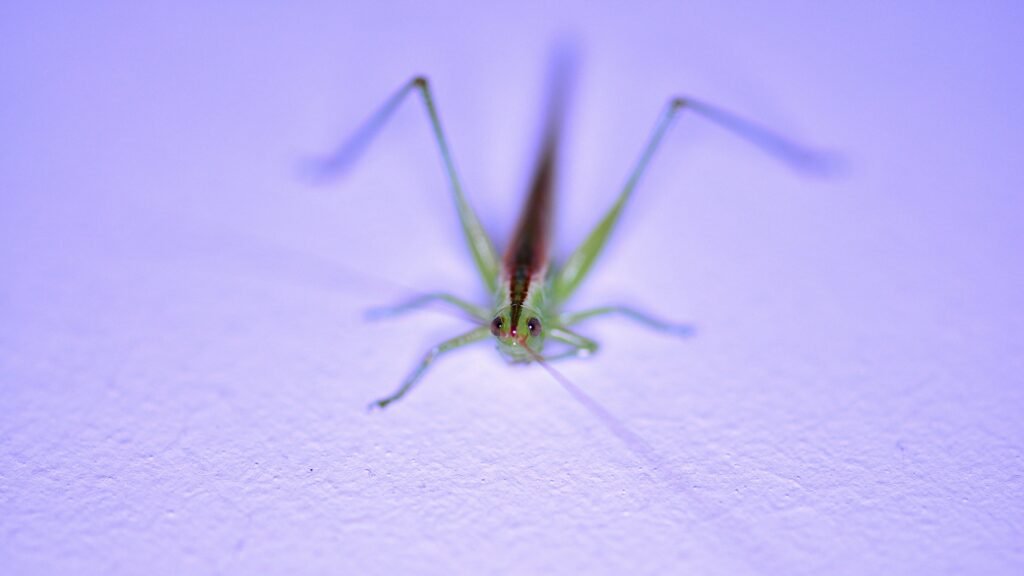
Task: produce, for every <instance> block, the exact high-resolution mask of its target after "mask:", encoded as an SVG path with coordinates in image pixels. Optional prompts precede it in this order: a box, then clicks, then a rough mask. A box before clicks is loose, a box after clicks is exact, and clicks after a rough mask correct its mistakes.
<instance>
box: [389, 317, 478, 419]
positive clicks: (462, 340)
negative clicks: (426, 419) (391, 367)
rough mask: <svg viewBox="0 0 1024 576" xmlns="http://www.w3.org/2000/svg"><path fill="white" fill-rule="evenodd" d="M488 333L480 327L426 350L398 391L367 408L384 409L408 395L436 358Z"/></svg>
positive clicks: (475, 340)
mask: <svg viewBox="0 0 1024 576" xmlns="http://www.w3.org/2000/svg"><path fill="white" fill-rule="evenodd" d="M490 333H491V331H490V328H489V327H487V326H481V327H479V328H474V329H473V330H470V331H469V332H466V333H465V334H462V335H461V336H456V337H455V338H452V339H450V340H445V341H444V342H442V343H440V344H438V345H437V346H434V347H433V348H431V349H430V350H428V351H427V353H426V354H424V355H423V359H422V360H420V363H419V364H418V365H417V366H416V368H415V369H414V370H413V371H412V373H411V374H409V375H408V376H407V377H406V378H405V381H404V382H402V385H401V386H399V387H398V390H396V391H395V393H394V394H392V395H390V396H387V397H386V398H381V399H380V400H377V401H376V402H373V403H371V404H370V406H369V408H370V409H373V408H386V407H387V405H388V404H391V403H392V402H394V401H395V400H398V399H399V398H401V397H402V396H405V394H406V393H408V392H409V390H411V389H412V387H413V386H415V385H416V383H417V382H418V381H419V379H420V378H421V377H422V376H423V373H424V372H425V371H426V370H427V368H428V367H430V364H431V363H432V362H433V361H434V360H435V359H437V357H438V356H440V355H442V354H445V353H447V352H451V351H452V350H455V349H457V348H462V347H463V346H466V345H468V344H472V343H474V342H478V341H480V340H483V339H484V338H486V337H488V336H489V335H490Z"/></svg>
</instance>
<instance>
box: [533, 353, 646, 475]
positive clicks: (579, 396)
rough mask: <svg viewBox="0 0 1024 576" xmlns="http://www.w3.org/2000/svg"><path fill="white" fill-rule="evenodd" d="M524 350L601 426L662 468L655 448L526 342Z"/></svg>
mask: <svg viewBox="0 0 1024 576" xmlns="http://www.w3.org/2000/svg"><path fill="white" fill-rule="evenodd" d="M522 346H523V348H524V349H525V350H526V351H527V352H528V353H529V354H530V356H531V357H533V360H534V361H535V362H537V363H538V364H540V365H541V367H542V368H544V370H547V372H548V374H550V375H551V377H552V378H554V379H555V381H556V382H558V383H559V384H561V385H562V388H565V391H566V392H568V393H569V395H570V396H572V397H573V400H576V401H577V402H579V403H580V404H581V405H583V407H584V408H586V409H587V411H588V412H590V413H591V414H592V415H593V416H594V417H595V418H597V419H598V420H599V421H600V422H601V424H603V425H604V426H605V428H608V430H610V431H611V433H612V434H614V435H615V437H616V438H618V439H619V440H620V441H621V442H622V443H623V444H625V445H626V447H627V448H629V450H630V451H631V452H633V453H634V454H636V455H637V456H639V457H640V458H641V459H643V460H644V461H646V462H647V463H648V464H650V465H651V466H653V467H655V468H660V467H661V466H662V459H661V457H660V456H658V454H657V452H655V451H654V448H652V447H651V445H650V444H648V443H647V442H646V441H645V440H644V439H643V438H641V437H640V436H638V435H637V434H636V433H635V432H633V431H632V430H630V429H629V428H626V426H625V425H624V424H623V423H622V422H620V421H619V420H618V418H616V417H615V416H613V415H612V414H611V412H608V410H606V409H605V408H604V407H603V406H601V405H600V404H598V403H597V402H595V401H594V399H593V398H591V397H590V396H588V395H587V394H586V393H585V392H583V390H581V389H580V387H579V386H577V385H575V384H573V383H572V381H571V380H569V379H568V378H566V377H565V375H564V374H562V373H561V372H559V371H558V370H556V369H555V367H554V366H552V365H551V364H550V363H548V361H547V360H545V359H544V357H542V356H541V355H540V354H538V353H536V352H535V351H534V350H533V349H532V348H530V347H529V346H528V345H527V344H526V343H525V342H523V343H522Z"/></svg>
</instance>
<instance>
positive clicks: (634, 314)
mask: <svg viewBox="0 0 1024 576" xmlns="http://www.w3.org/2000/svg"><path fill="white" fill-rule="evenodd" d="M608 314H621V315H623V316H625V317H626V318H629V319H630V320H633V321H634V322H639V323H640V324H643V325H644V326H646V327H648V328H650V329H652V330H657V331H658V332H665V333H668V334H673V335H675V336H679V337H682V338H687V337H689V336H693V334H694V333H695V332H696V328H694V326H693V325H692V324H672V323H670V322H666V321H664V320H661V319H660V318H655V317H654V316H650V315H648V314H645V313H643V312H640V311H639V310H636V309H635V308H630V307H628V306H601V307H600V308H592V309H590V310H583V311H580V312H573V313H571V314H563V315H562V317H561V318H560V320H561V324H562V326H572V325H573V324H578V323H580V322H582V321H584V320H587V319H590V318H593V317H595V316H606V315H608Z"/></svg>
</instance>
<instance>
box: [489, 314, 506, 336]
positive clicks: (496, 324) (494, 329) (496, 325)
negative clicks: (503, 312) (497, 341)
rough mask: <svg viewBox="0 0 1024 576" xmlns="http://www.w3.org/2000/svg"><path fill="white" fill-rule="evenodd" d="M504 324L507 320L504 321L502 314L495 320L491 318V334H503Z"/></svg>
mask: <svg viewBox="0 0 1024 576" xmlns="http://www.w3.org/2000/svg"><path fill="white" fill-rule="evenodd" d="M504 325H505V322H504V321H502V319H501V316H498V317H497V318H495V319H494V320H491V334H494V335H495V336H501V328H502V326H504Z"/></svg>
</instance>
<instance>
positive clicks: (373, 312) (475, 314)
mask: <svg viewBox="0 0 1024 576" xmlns="http://www.w3.org/2000/svg"><path fill="white" fill-rule="evenodd" d="M438 300H440V301H442V302H445V303H448V304H451V305H452V306H454V307H456V308H458V309H459V310H462V311H463V312H465V313H466V314H469V315H470V316H471V317H472V318H473V319H474V320H479V321H480V322H487V321H488V320H489V318H488V316H487V311H486V310H484V309H483V308H481V307H479V306H477V305H476V304H473V303H471V302H466V301H465V300H463V299H461V298H459V297H458V296H454V295H452V294H446V293H444V292H432V293H429V294H420V295H419V296H416V297H414V298H412V299H410V300H408V301H406V302H403V303H401V304H398V305H397V306H382V307H379V308H371V309H369V310H367V312H366V317H367V319H369V320H379V319H382V318H390V317H392V316H398V315H399V314H404V313H406V312H411V311H413V310H417V309H419V308H423V307H424V306H426V305H428V304H430V303H431V302H436V301H438Z"/></svg>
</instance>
